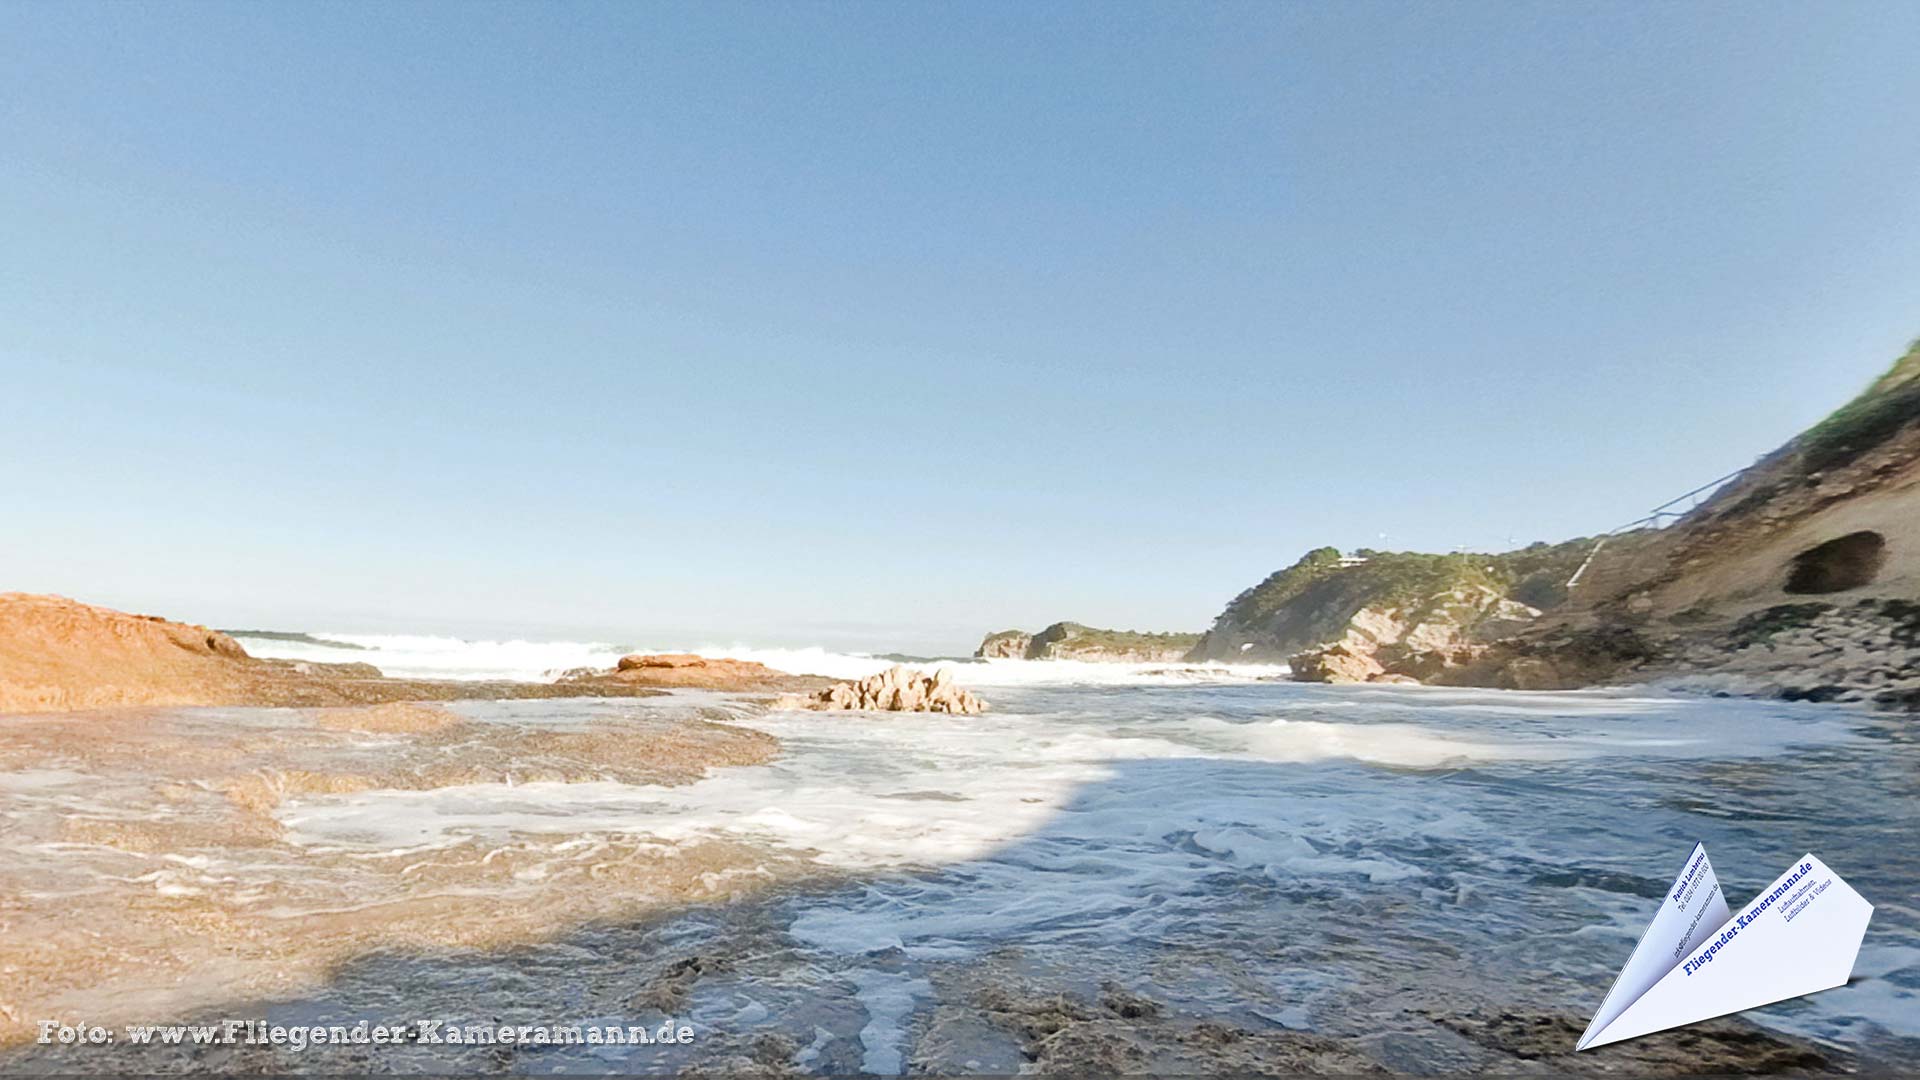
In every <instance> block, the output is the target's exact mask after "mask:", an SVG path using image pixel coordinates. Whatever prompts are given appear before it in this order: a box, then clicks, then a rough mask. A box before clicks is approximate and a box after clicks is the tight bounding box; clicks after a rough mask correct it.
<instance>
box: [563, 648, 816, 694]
mask: <svg viewBox="0 0 1920 1080" xmlns="http://www.w3.org/2000/svg"><path fill="white" fill-rule="evenodd" d="M574 681H578V682H588V683H591V682H595V681H611V682H614V683H619V684H622V685H626V686H646V687H661V688H681V689H693V690H743V691H744V690H805V689H812V688H815V687H819V686H824V685H825V684H826V682H827V680H826V679H824V678H821V677H819V676H815V675H790V674H788V673H786V672H784V671H779V670H777V669H775V668H770V667H768V666H767V665H765V664H762V663H758V662H756V661H753V660H734V659H732V658H729V657H707V656H698V655H695V654H693V653H635V654H632V655H629V656H623V657H621V658H620V663H619V664H618V665H617V666H615V668H614V669H613V671H612V672H603V673H598V674H594V675H589V676H586V677H585V678H584V679H582V678H580V677H578V676H575V677H574Z"/></svg>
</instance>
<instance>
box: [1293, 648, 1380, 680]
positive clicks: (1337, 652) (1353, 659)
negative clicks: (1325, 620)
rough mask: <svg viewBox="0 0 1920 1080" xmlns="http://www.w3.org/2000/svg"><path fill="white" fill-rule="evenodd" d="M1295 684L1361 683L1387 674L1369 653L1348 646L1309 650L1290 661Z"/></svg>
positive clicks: (1299, 653)
mask: <svg viewBox="0 0 1920 1080" xmlns="http://www.w3.org/2000/svg"><path fill="white" fill-rule="evenodd" d="M1287 666H1288V667H1290V668H1292V669H1293V678H1294V681H1295V682H1320V683H1359V682H1369V681H1371V680H1372V679H1374V678H1375V677H1377V676H1380V675H1384V674H1386V669H1385V668H1384V667H1381V666H1380V661H1378V660H1376V659H1374V657H1373V654H1372V653H1371V652H1369V651H1364V650H1361V649H1355V648H1352V647H1350V646H1348V645H1345V644H1335V645H1329V646H1327V647H1326V648H1324V649H1308V650H1306V651H1304V652H1297V653H1294V654H1293V655H1292V656H1290V657H1288V658H1287Z"/></svg>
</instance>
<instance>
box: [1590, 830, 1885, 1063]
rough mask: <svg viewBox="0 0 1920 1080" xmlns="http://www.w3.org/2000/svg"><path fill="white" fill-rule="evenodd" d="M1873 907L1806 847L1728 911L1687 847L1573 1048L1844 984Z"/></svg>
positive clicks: (1698, 849)
mask: <svg viewBox="0 0 1920 1080" xmlns="http://www.w3.org/2000/svg"><path fill="white" fill-rule="evenodd" d="M1872 917H1873V905H1872V904H1869V903H1867V902H1866V900H1864V899H1863V898H1861V896H1860V894H1859V893H1857V892H1854V891H1853V889H1852V887H1851V886H1849V885H1848V884H1847V883H1846V882H1845V881H1842V880H1841V879H1840V876H1839V875H1838V874H1835V873H1834V872H1833V871H1831V870H1829V869H1827V866H1826V864H1825V863H1823V862H1821V861H1820V860H1819V859H1817V858H1814V857H1813V856H1812V855H1811V854H1809V855H1806V856H1803V857H1802V858H1800V859H1799V860H1798V861H1796V862H1795V863H1794V864H1793V865H1792V866H1790V867H1788V868H1787V872H1786V873H1784V874H1781V875H1780V876H1779V877H1777V878H1775V879H1774V880H1773V883H1772V884H1770V885H1768V886H1767V887H1766V888H1764V889H1762V890H1760V894H1759V895H1758V896H1756V897H1754V898H1753V899H1752V900H1751V901H1749V902H1748V903H1746V904H1744V905H1742V906H1741V907H1739V908H1736V909H1734V910H1733V912H1732V913H1729V912H1728V910H1727V904H1726V900H1725V898H1724V897H1723V896H1722V895H1721V893H1720V886H1719V882H1718V880H1717V879H1716V878H1715V877H1714V873H1713V864H1712V863H1710V862H1709V861H1708V860H1707V849H1706V847H1705V845H1699V844H1696V845H1695V846H1694V849H1693V851H1692V852H1691V853H1689V854H1688V856H1687V860H1686V862H1685V863H1684V864H1683V865H1682V866H1681V868H1680V875H1679V876H1678V877H1676V878H1675V879H1674V882H1673V885H1672V886H1671V887H1670V888H1669V889H1668V890H1667V894H1666V896H1665V897H1664V898H1663V899H1662V901H1661V905H1660V910H1659V911H1658V912H1656V913H1655V914H1654V917H1653V922H1652V923H1650V924H1649V925H1648V926H1647V932H1646V933H1645V934H1644V935H1642V936H1641V938H1640V944H1639V945H1638V946H1636V947H1635V948H1634V950H1633V955H1632V956H1631V957H1629V958H1628V960H1627V964H1626V966H1625V967H1624V968H1622V969H1621V970H1620V976H1619V978H1617V979H1615V980H1614V984H1613V989H1611V990H1609V991H1608V992H1607V996H1606V999H1605V1000H1604V1001H1602V1002H1601V1003H1600V1010H1599V1011H1598V1012H1596V1013H1595V1014H1594V1016H1593V1023H1591V1024H1589V1025H1587V1030H1586V1034H1584V1035H1582V1036H1580V1041H1579V1043H1578V1044H1577V1045H1576V1046H1575V1047H1574V1048H1575V1049H1576V1050H1585V1049H1588V1048H1589V1047H1594V1046H1604V1045H1606V1044H1607V1043H1611V1042H1619V1041H1620V1040H1622V1039H1631V1038H1635V1037H1637V1036H1640V1035H1646V1034H1648V1033H1650V1032H1655V1031H1664V1030H1666V1029H1667V1028H1671V1027H1679V1026H1680V1025H1682V1024H1691V1023H1694V1022H1696V1021H1700V1020H1706V1019H1708V1018H1710V1017H1715V1016H1725V1015H1726V1014H1727V1013H1733V1012H1739V1011H1741V1010H1742V1009H1751V1008H1755V1007H1757V1006H1760V1005H1766V1004H1769V1003H1771V1002H1775V1001H1785V1000H1786V999H1787V998H1793V997H1799V996H1801V995H1803V994H1811V993H1813V992H1814V991H1816V990H1827V989H1831V988H1833V987H1835V986H1841V985H1844V984H1845V983H1846V981H1847V977H1848V976H1849V975H1851V974H1852V973H1853V961H1854V957H1855V956H1857V955H1858V954H1859V952H1860V941H1861V939H1862V938H1864V937H1866V933H1867V920H1868V919H1870V918H1872Z"/></svg>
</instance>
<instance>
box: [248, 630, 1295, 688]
mask: <svg viewBox="0 0 1920 1080" xmlns="http://www.w3.org/2000/svg"><path fill="white" fill-rule="evenodd" d="M309 636H310V637H313V638H316V639H318V640H319V641H320V642H333V643H335V644H334V645H327V644H316V643H314V642H311V641H286V640H283V639H279V638H263V637H256V636H253V635H248V634H241V635H236V637H237V640H238V641H239V642H240V644H241V645H242V646H244V647H245V648H246V650H247V652H249V653H251V654H252V655H254V656H259V657H265V658H272V659H283V660H304V661H310V662H319V663H335V664H339V663H362V664H372V665H373V666H374V667H377V668H379V669H380V671H381V673H383V674H385V675H390V676H393V677H396V678H411V679H508V680H515V681H521V682H550V681H552V680H553V678H554V677H555V676H557V675H558V674H559V673H561V672H564V671H568V670H571V669H574V668H582V667H592V668H608V667H612V666H613V665H614V663H615V662H616V661H618V660H619V658H620V657H621V656H622V655H624V654H626V653H629V652H642V653H673V652H690V653H695V654H698V655H700V656H708V657H730V658H732V659H735V660H750V661H754V662H756V663H761V664H765V665H767V666H768V667H770V668H773V669H775V670H776V671H785V672H789V673H792V674H795V675H824V676H827V677H828V678H834V679H863V678H865V677H867V676H868V675H872V674H875V673H877V672H881V671H885V670H886V669H887V668H890V667H892V666H893V665H895V664H897V663H905V664H907V665H908V666H910V667H919V668H927V669H933V668H940V667H948V668H952V669H953V671H954V674H955V676H956V678H957V681H959V682H960V683H962V684H965V685H968V686H976V687H978V686H1033V685H1049V684H1056V685H1057V684H1072V685H1116V686H1123V685H1135V686H1146V685H1179V684H1181V683H1192V682H1208V681H1244V680H1249V679H1260V678H1280V677H1283V676H1284V675H1285V674H1286V672H1287V669H1286V667H1285V666H1275V665H1263V664H1233V665H1227V664H1104V663H1089V662H1086V661H1076V660H1044V661H1042V660H990V661H976V660H969V659H959V658H948V659H938V658H936V659H926V660H904V661H903V660H900V659H897V658H893V657H886V656H877V655H870V654H867V653H842V652H833V651H831V650H828V649H823V648H819V647H817V646H813V647H807V648H768V647H764V646H756V645H752V644H749V643H744V642H735V643H731V644H723V643H713V642H708V643H703V644H697V645H688V644H686V643H683V642H682V643H676V642H655V643H651V644H640V645H632V646H622V645H616V644H611V643H608V642H603V641H524V640H518V639H516V640H511V641H486V640H480V641H469V640H465V639H462V638H456V637H438V636H432V635H423V634H341V633H332V632H319V633H314V634H311V635H309ZM342 645H344V646H354V647H353V648H340V647H338V646H342Z"/></svg>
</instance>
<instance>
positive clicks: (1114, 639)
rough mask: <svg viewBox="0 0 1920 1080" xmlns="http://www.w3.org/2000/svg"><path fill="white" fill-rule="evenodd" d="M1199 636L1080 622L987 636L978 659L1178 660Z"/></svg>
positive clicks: (977, 654)
mask: <svg viewBox="0 0 1920 1080" xmlns="http://www.w3.org/2000/svg"><path fill="white" fill-rule="evenodd" d="M1199 642H1200V635H1199V634H1164V633H1144V632H1141V631H1138V630H1102V629H1100V628H1098V627H1093V626H1087V625H1085V624H1083V623H1077V622H1057V623H1054V624H1053V625H1052V626H1049V627H1047V628H1046V629H1045V630H1042V631H1040V632H1039V633H1037V634H1032V635H1029V634H1027V633H1025V632H1024V631H1020V630H1002V631H1000V632H999V633H995V634H988V635H987V636H986V639H985V640H983V641H981V642H980V648H978V649H976V650H975V651H974V655H975V656H982V657H999V658H1012V659H1026V660H1118V661H1134V662H1158V661H1168V660H1178V659H1180V658H1181V657H1183V656H1185V655H1186V653H1187V650H1189V649H1191V648H1193V647H1194V646H1195V645H1197V644H1199Z"/></svg>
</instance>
